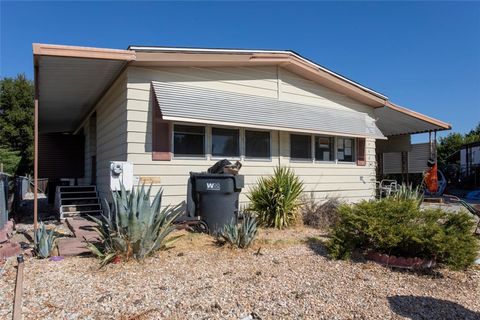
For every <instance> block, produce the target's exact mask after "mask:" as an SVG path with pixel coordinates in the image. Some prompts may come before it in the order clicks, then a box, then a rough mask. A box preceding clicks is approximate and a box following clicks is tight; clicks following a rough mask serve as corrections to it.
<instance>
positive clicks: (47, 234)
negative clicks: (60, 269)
mask: <svg viewBox="0 0 480 320" xmlns="http://www.w3.org/2000/svg"><path fill="white" fill-rule="evenodd" d="M56 239H57V237H56V236H55V231H54V230H47V228H46V227H45V224H43V222H40V226H39V228H38V229H37V230H36V231H35V253H36V254H37V257H39V258H42V259H46V258H48V257H50V254H51V253H52V251H53V248H54V246H55V240H56Z"/></svg>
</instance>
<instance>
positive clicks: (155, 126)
mask: <svg viewBox="0 0 480 320" xmlns="http://www.w3.org/2000/svg"><path fill="white" fill-rule="evenodd" d="M151 101H152V160H155V161H170V160H172V156H173V153H172V129H173V128H172V122H171V121H165V120H163V117H162V113H161V111H160V106H159V105H158V100H157V98H156V97H155V95H154V94H153V90H152V94H151Z"/></svg>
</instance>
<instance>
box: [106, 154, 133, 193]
mask: <svg viewBox="0 0 480 320" xmlns="http://www.w3.org/2000/svg"><path fill="white" fill-rule="evenodd" d="M120 183H123V186H124V187H125V189H126V190H132V188H133V164H132V163H130V162H126V161H110V189H112V191H120Z"/></svg>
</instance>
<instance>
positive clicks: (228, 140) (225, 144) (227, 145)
mask: <svg viewBox="0 0 480 320" xmlns="http://www.w3.org/2000/svg"><path fill="white" fill-rule="evenodd" d="M239 132H240V131H239V130H238V129H223V128H212V156H214V157H239V156H240V141H239V140H240V139H239V137H240V134H239Z"/></svg>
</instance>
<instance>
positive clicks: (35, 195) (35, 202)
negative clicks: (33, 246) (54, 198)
mask: <svg viewBox="0 0 480 320" xmlns="http://www.w3.org/2000/svg"><path fill="white" fill-rule="evenodd" d="M34 64H35V67H34V68H35V70H34V81H35V111H34V112H35V115H34V118H35V120H34V142H33V144H34V146H33V149H34V157H33V189H34V190H33V232H34V234H36V232H37V228H38V65H36V62H34ZM34 239H36V237H34ZM34 241H35V242H36V240H34Z"/></svg>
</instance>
